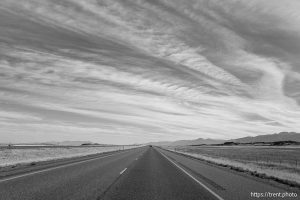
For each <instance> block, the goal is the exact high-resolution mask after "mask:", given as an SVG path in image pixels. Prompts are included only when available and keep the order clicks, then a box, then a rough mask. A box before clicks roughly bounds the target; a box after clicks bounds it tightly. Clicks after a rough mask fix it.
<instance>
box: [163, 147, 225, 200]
mask: <svg viewBox="0 0 300 200" xmlns="http://www.w3.org/2000/svg"><path fill="white" fill-rule="evenodd" d="M158 152H159V153H160V154H161V155H162V156H164V157H165V158H166V159H167V160H168V161H170V162H171V163H172V164H174V165H175V166H176V167H178V168H179V169H180V170H181V171H183V172H184V173H185V174H186V175H188V176H189V177H190V178H192V179H193V180H194V181H196V182H197V183H198V184H199V185H201V186H202V187H204V188H205V189H206V190H207V191H208V192H210V193H211V194H212V195H214V196H215V197H216V198H217V199H219V200H224V199H223V198H222V197H220V196H219V195H218V194H217V193H215V192H214V191H212V190H211V189H210V188H209V187H207V186H206V185H204V184H203V183H202V182H200V181H199V180H198V179H196V178H195V177H193V176H192V175H191V174H190V173H188V172H187V171H186V170H185V169H183V168H182V167H180V166H179V165H177V164H176V163H175V162H173V161H172V160H171V159H169V158H168V157H167V156H166V155H165V154H164V153H162V152H160V151H158Z"/></svg>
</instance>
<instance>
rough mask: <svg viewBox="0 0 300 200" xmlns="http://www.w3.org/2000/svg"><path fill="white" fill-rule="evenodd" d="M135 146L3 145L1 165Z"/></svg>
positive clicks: (76, 155)
mask: <svg viewBox="0 0 300 200" xmlns="http://www.w3.org/2000/svg"><path fill="white" fill-rule="evenodd" d="M134 147H136V146H81V147H80V146H79V147H68V146H65V147H64V146H57V147H55V146H49V147H47V146H45V147H41V146H39V147H35V146H26V147H20V146H19V147H14V146H2V147H0V167H4V166H9V165H16V164H25V163H34V162H40V161H47V160H55V159H62V158H71V157H79V156H86V155H90V154H97V153H103V152H110V151H117V150H124V149H129V148H134Z"/></svg>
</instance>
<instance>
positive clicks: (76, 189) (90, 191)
mask: <svg viewBox="0 0 300 200" xmlns="http://www.w3.org/2000/svg"><path fill="white" fill-rule="evenodd" d="M145 151H146V148H137V149H132V150H127V151H124V152H117V153H114V154H111V155H103V156H101V157H99V158H97V159H94V158H93V159H91V160H87V161H84V162H82V161H80V162H77V163H76V162H75V163H72V164H67V165H62V166H57V167H54V168H50V169H46V170H42V171H37V172H30V173H28V174H23V175H18V176H16V177H9V178H6V179H2V180H1V179H0V199H1V200H29V199H30V200H77V199H97V198H98V197H99V196H100V195H101V194H102V193H103V192H104V191H105V190H106V189H107V188H108V187H109V186H110V185H111V184H112V183H113V182H114V181H115V180H116V179H117V178H118V177H119V176H120V172H121V171H122V170H124V169H125V168H127V167H128V166H130V165H131V164H132V163H133V162H134V161H135V160H136V158H138V157H140V156H141V155H142V154H143V153H144V152H145Z"/></svg>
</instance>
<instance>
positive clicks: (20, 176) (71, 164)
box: [0, 152, 125, 183]
mask: <svg viewBox="0 0 300 200" xmlns="http://www.w3.org/2000/svg"><path fill="white" fill-rule="evenodd" d="M121 153H125V152H120V153H115V154H112V155H108V156H103V157H98V158H91V159H88V160H83V161H79V162H75V163H70V164H66V165H60V166H57V167H51V168H48V169H43V170H38V171H35V172H30V173H27V174H22V175H18V176H13V177H10V178H5V179H0V183H3V182H5V181H9V180H13V179H17V178H22V177H25V176H30V175H33V174H39V173H42V172H47V171H51V170H54V169H59V168H64V167H69V166H73V165H78V164H80V163H85V162H89V161H93V160H97V159H103V158H107V157H111V156H115V155H118V154H121Z"/></svg>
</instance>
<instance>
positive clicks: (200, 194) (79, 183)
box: [0, 147, 300, 200]
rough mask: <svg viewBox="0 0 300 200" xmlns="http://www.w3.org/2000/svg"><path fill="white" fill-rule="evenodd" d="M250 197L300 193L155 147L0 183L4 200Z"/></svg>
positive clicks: (213, 199)
mask: <svg viewBox="0 0 300 200" xmlns="http://www.w3.org/2000/svg"><path fill="white" fill-rule="evenodd" d="M251 192H277V193H278V192H297V193H298V195H300V193H299V190H297V191H296V189H291V190H289V188H287V187H285V186H280V185H277V184H275V183H273V182H269V181H262V180H260V179H258V178H256V177H251V176H249V175H244V174H241V173H238V172H234V171H231V170H229V169H225V168H222V167H217V166H213V165H211V164H207V163H205V162H203V161H199V160H196V159H191V158H189V157H186V156H183V155H179V154H176V153H173V152H170V151H166V150H163V149H160V148H157V147H142V148H136V149H132V150H126V151H120V152H115V153H111V154H107V155H106V154H105V155H99V156H98V157H93V158H91V159H85V160H82V161H76V162H72V163H67V164H57V165H56V166H50V167H49V168H46V169H42V170H36V171H31V172H24V173H23V174H22V173H21V174H18V175H12V176H9V177H3V178H1V179H0V199H1V200H2V199H3V200H29V199H30V200H56V199H57V200H58V199H59V200H77V199H80V200H82V199H87V200H89V199H91V200H100V199H107V200H109V199H111V200H122V199H124V200H127V199H128V200H160V199H162V200H168V199H170V200H179V199H180V200H185V199H187V200H193V199H195V200H196V199H197V200H223V199H224V200H225V199H226V200H235V199H236V200H240V199H243V200H247V199H255V198H254V197H251V196H250V193H251ZM260 199H263V198H260ZM268 199H272V198H268ZM294 199H295V198H294Z"/></svg>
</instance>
